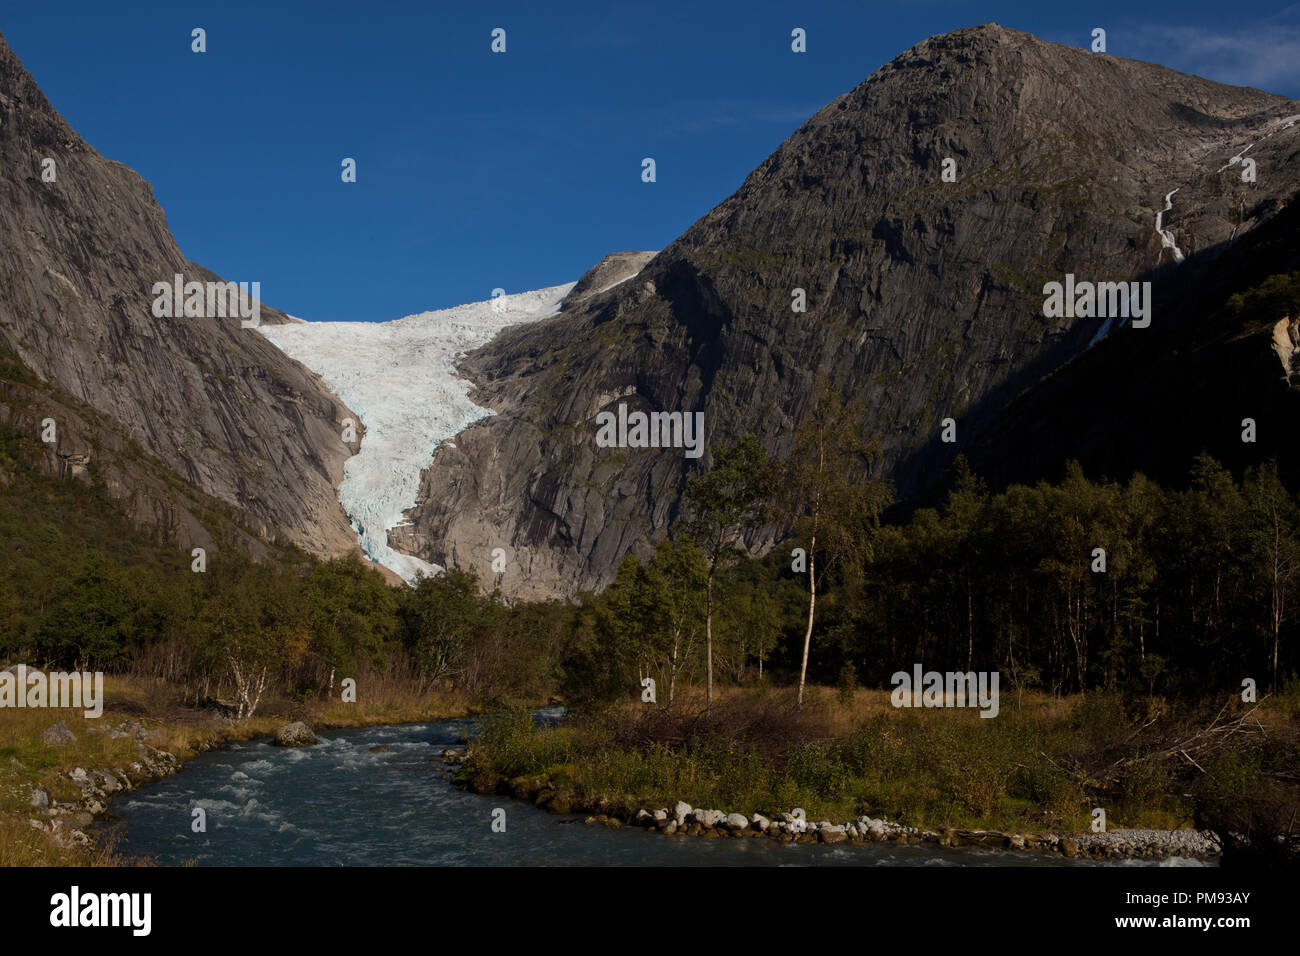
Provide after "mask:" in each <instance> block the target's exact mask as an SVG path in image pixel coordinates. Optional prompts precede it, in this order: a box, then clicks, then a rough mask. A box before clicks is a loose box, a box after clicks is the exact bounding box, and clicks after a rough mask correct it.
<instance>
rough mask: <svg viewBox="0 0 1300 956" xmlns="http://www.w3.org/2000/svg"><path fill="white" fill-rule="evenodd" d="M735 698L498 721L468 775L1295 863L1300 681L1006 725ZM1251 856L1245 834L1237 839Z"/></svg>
mask: <svg viewBox="0 0 1300 956" xmlns="http://www.w3.org/2000/svg"><path fill="white" fill-rule="evenodd" d="M809 690H810V692H811V693H810V696H809V698H808V699H807V700H806V701H805V703H804V705H803V706H799V705H798V703H797V690H793V689H787V690H784V691H780V692H776V691H770V692H769V691H764V690H762V689H758V690H732V691H729V692H726V693H724V694H723V695H722V696H721V697H720V699H719V700H717V701H716V702H715V703H714V704H713V705H712V706H710V707H705V706H704V700H703V697H702V695H701V694H699V693H698V692H696V693H692V694H684V695H682V697H680V698H679V699H678V701H676V702H675V703H674V705H673V706H672V707H645V706H638V705H634V704H629V705H619V706H614V707H608V708H604V709H602V710H600V711H598V712H594V713H589V714H586V715H584V716H582V717H580V718H576V719H573V720H570V721H569V722H567V723H565V724H563V725H561V726H558V727H544V726H538V725H537V724H536V723H535V722H534V721H533V720H532V719H531V717H530V715H529V714H528V713H527V712H526V711H518V712H513V713H510V714H506V715H502V716H498V717H495V718H491V719H489V720H488V721H486V723H485V727H484V731H483V734H482V735H481V737H480V738H479V739H478V740H476V741H475V743H474V746H473V750H472V752H471V754H470V757H469V759H468V760H467V762H466V764H465V766H464V768H463V770H462V773H461V779H462V781H463V782H464V783H465V784H466V785H468V786H470V787H471V788H472V789H475V790H477V791H478V792H489V793H490V792H505V793H511V794H514V795H517V796H520V795H522V796H528V795H532V796H533V798H534V799H538V798H539V797H540V802H541V804H542V805H544V806H549V807H550V808H551V809H552V810H562V811H573V812H578V811H583V812H589V813H599V814H607V815H610V816H614V817H618V818H621V819H623V820H625V821H627V820H631V819H632V816H633V814H635V813H636V811H637V810H639V809H647V810H654V809H657V808H668V809H670V810H671V808H672V807H673V806H674V804H675V803H676V801H678V800H684V801H686V802H687V803H689V804H691V805H692V806H696V807H713V808H719V809H721V810H723V811H724V812H732V811H734V812H739V813H743V814H747V815H753V814H755V813H758V814H762V815H764V816H766V817H768V818H769V819H777V818H778V817H779V816H780V814H781V813H783V812H785V813H788V812H790V811H791V810H793V809H794V808H796V807H798V808H802V809H804V810H805V811H806V813H807V818H808V819H809V820H829V821H846V820H854V819H857V818H859V817H860V816H863V815H866V816H870V817H873V818H884V819H887V820H890V821H893V822H896V823H900V824H903V825H905V826H909V827H916V828H918V829H922V830H926V829H929V830H941V829H943V828H954V829H973V830H1000V831H1004V832H1008V833H1020V834H1028V833H1038V834H1046V833H1063V834H1071V833H1083V832H1088V831H1089V830H1090V829H1091V827H1092V826H1093V824H1094V821H1095V820H1096V819H1097V817H1096V816H1095V811H1096V810H1097V809H1101V810H1102V811H1104V813H1105V825H1106V827H1107V829H1108V830H1116V829H1133V828H1137V829H1178V828H1181V827H1196V828H1203V829H1210V830H1214V831H1216V833H1218V834H1219V835H1220V837H1221V838H1226V839H1228V840H1230V841H1232V840H1233V838H1234V835H1235V836H1237V837H1242V838H1245V840H1246V841H1248V842H1249V844H1250V848H1251V852H1252V853H1253V854H1254V857H1255V858H1256V859H1264V860H1272V861H1275V862H1283V861H1286V860H1287V859H1288V857H1289V855H1290V854H1294V852H1295V846H1294V844H1295V840H1294V839H1290V840H1284V841H1278V840H1276V839H1274V838H1275V837H1276V836H1277V835H1280V834H1287V835H1289V834H1293V833H1294V832H1295V827H1294V825H1295V819H1296V812H1297V802H1296V788H1295V786H1296V783H1297V780H1296V770H1295V768H1296V767H1300V684H1295V685H1292V686H1291V687H1290V688H1289V690H1288V691H1287V693H1285V694H1281V695H1278V696H1277V697H1270V698H1268V699H1267V700H1265V701H1263V702H1261V703H1259V704H1245V703H1242V702H1241V701H1240V700H1237V699H1233V698H1229V699H1228V700H1227V701H1224V700H1222V699H1206V700H1203V701H1197V702H1186V701H1184V702H1176V701H1170V700H1162V699H1156V698H1143V699H1125V698H1123V697H1121V696H1118V695H1113V694H1093V695H1086V696H1085V695H1073V696H1071V697H1067V698H1060V697H1051V696H1048V695H1044V694H1041V693H1038V692H1031V693H1027V694H1025V695H1023V697H1022V698H1021V699H1020V700H1018V701H1017V702H1015V703H1013V704H1012V705H1011V706H1010V707H1009V708H1008V709H1006V710H1003V711H1002V712H1001V713H1000V714H999V716H998V717H997V719H995V720H986V719H983V718H980V717H979V716H978V714H977V713H975V712H971V711H952V710H948V711H942V710H925V709H917V710H913V709H898V708H895V707H893V706H892V705H891V703H890V700H889V696H888V694H887V693H884V692H881V691H864V690H856V691H851V692H847V693H846V692H845V691H844V689H842V688H841V689H839V690H836V691H832V690H830V689H828V688H810V689H809ZM1241 845H1245V843H1243V842H1241V841H1235V842H1234V846H1241Z"/></svg>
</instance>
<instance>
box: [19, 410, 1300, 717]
mask: <svg viewBox="0 0 1300 956" xmlns="http://www.w3.org/2000/svg"><path fill="white" fill-rule="evenodd" d="M838 416H839V411H838V409H837V408H836V407H835V401H834V399H832V398H827V399H826V400H825V402H824V403H823V405H822V407H821V410H820V412H819V413H818V414H815V415H814V416H813V418H812V420H811V421H810V424H809V425H808V426H806V428H805V431H804V433H803V434H802V435H801V438H800V442H801V444H800V447H799V449H798V450H799V451H800V456H799V457H798V458H797V459H796V460H798V461H804V462H807V461H819V462H821V463H823V465H824V466H825V467H822V468H820V469H818V468H808V467H804V468H802V469H801V470H794V469H792V468H790V467H789V466H788V465H787V464H786V463H771V462H767V461H765V460H764V459H763V456H762V453H761V451H760V450H759V449H758V446H757V443H756V442H753V441H752V440H747V441H742V442H740V443H738V444H737V445H735V446H732V447H730V448H726V449H722V450H720V451H719V452H717V453H716V454H715V456H714V458H713V463H712V467H711V468H710V469H708V470H702V471H701V472H700V473H699V474H698V475H697V476H696V478H695V479H694V480H693V481H692V483H691V486H690V490H689V493H688V500H689V502H690V504H691V507H692V513H693V514H694V518H693V519H692V520H691V521H689V522H686V523H684V524H683V525H682V526H681V531H680V533H679V534H678V535H677V536H676V537H674V538H672V539H668V540H665V541H662V542H659V544H658V545H657V546H656V547H655V548H654V549H653V550H652V551H650V552H649V553H648V554H647V555H645V556H644V557H642V558H640V559H637V558H634V557H631V556H629V557H628V558H627V559H625V561H624V563H623V565H622V566H621V567H620V569H619V571H618V576H617V579H616V580H615V581H614V583H613V584H612V585H611V586H610V587H609V588H607V589H606V590H605V591H604V592H602V593H601V594H599V595H586V596H584V597H582V598H581V599H580V600H577V601H575V602H570V603H561V602H550V603H539V602H534V603H529V602H520V603H513V604H511V603H508V602H506V601H505V600H503V599H502V598H501V596H500V595H498V594H495V593H486V594H485V593H483V592H482V590H481V587H480V583H479V581H478V580H477V579H476V578H475V577H474V576H473V575H472V574H468V573H465V572H463V571H459V570H455V569H452V570H450V571H449V572H447V573H445V574H443V575H440V576H438V577H435V578H428V579H422V580H421V581H420V582H419V584H418V586H416V587H404V586H403V587H392V586H389V585H387V584H386V583H385V582H384V580H383V578H382V577H381V576H380V575H379V574H378V573H377V572H376V570H375V569H374V568H373V567H371V566H368V563H367V562H365V561H364V560H363V559H361V558H359V557H357V556H349V557H343V558H338V559H335V560H332V561H325V562H318V561H314V560H312V559H310V558H308V557H306V556H305V555H303V554H301V553H299V552H296V551H293V550H292V549H287V548H281V549H279V550H278V551H277V558H276V560H274V561H271V562H263V563H254V562H251V561H249V560H248V559H246V558H243V557H241V556H239V555H236V554H214V555H211V556H209V559H208V562H207V565H206V568H205V569H204V570H203V572H202V573H196V571H195V570H194V569H193V562H192V560H191V556H190V554H189V553H169V552H168V551H167V550H166V549H164V548H160V547H159V546H158V545H157V544H156V543H155V542H152V541H150V540H148V539H146V538H144V537H143V536H141V535H140V534H139V533H137V532H136V531H134V530H133V529H132V527H131V526H130V525H129V523H128V522H127V521H126V519H125V518H124V517H123V516H122V515H120V514H119V513H118V512H117V511H116V509H115V508H114V506H113V505H112V503H111V501H110V500H109V499H108V497H107V495H106V492H105V490H104V488H103V487H102V486H101V485H100V484H99V483H97V482H96V481H95V480H94V477H93V471H92V477H91V480H90V481H89V482H79V481H60V480H57V479H54V478H50V477H47V476H44V475H41V474H39V473H37V472H36V471H34V470H32V469H30V468H27V467H25V466H24V465H23V457H24V456H23V453H22V443H23V442H24V441H28V440H30V439H27V438H24V437H21V436H18V435H16V434H13V433H12V432H4V433H3V434H0V474H3V477H4V481H5V484H6V488H5V494H4V495H2V496H0V535H2V538H3V542H4V543H3V547H2V548H0V657H3V658H4V659H6V660H11V661H18V660H25V661H28V662H30V663H34V664H38V665H44V666H52V667H61V668H80V669H100V670H107V671H132V672H136V673H143V674H149V675H153V676H157V677H162V678H165V679H168V680H171V681H174V682H177V683H182V684H184V685H186V686H187V687H189V688H191V690H192V693H193V695H194V697H195V698H196V699H209V698H220V697H225V698H227V699H230V700H234V701H235V702H236V706H237V708H238V711H239V713H240V714H242V715H247V714H248V713H251V712H252V711H254V710H255V708H256V706H257V703H258V701H259V699H260V698H261V696H262V695H263V694H264V693H265V692H266V690H267V689H268V687H273V688H275V689H276V690H277V691H278V692H283V693H288V694H291V695H295V696H301V697H303V698H309V697H315V696H321V695H330V694H333V693H336V692H337V688H338V686H339V685H340V684H341V681H342V680H343V679H344V678H345V677H354V678H358V679H359V680H362V679H364V677H365V675H367V674H375V673H385V674H397V675H401V676H407V677H409V679H410V680H411V681H413V682H416V683H417V684H419V685H422V686H426V687H430V688H432V687H435V686H454V687H456V688H457V689H459V690H461V691H463V692H465V693H467V694H469V695H471V696H472V697H474V698H476V699H479V700H482V701H483V702H485V703H502V702H510V701H535V700H539V699H544V698H546V697H547V696H550V695H552V694H555V693H560V694H562V695H563V696H564V697H565V698H566V699H570V700H594V699H616V698H619V697H624V696H626V697H628V698H631V697H634V696H637V695H640V694H641V693H642V686H643V685H642V680H643V678H645V677H650V678H652V679H654V681H655V682H656V685H657V693H658V695H659V698H660V700H661V701H671V700H672V698H673V696H674V695H675V694H676V693H677V691H678V689H679V688H681V687H683V686H686V685H708V684H712V683H717V684H728V685H735V684H740V685H752V684H755V683H758V682H773V681H775V682H778V683H790V684H794V683H796V682H798V681H799V679H800V676H801V673H802V672H803V671H804V667H805V660H804V652H805V648H807V662H806V673H807V678H808V680H809V681H811V682H814V683H839V684H841V685H845V684H847V685H850V686H852V685H856V684H859V683H861V684H864V685H874V686H888V681H889V677H890V675H891V674H892V673H893V672H895V671H897V670H910V669H911V667H912V666H913V665H914V664H917V663H919V664H922V665H923V666H924V667H925V668H927V669H938V670H996V671H998V672H1000V674H1001V678H1002V686H1003V688H1004V690H1010V689H1038V690H1043V691H1046V692H1049V693H1052V694H1066V693H1073V692H1080V691H1082V692H1085V693H1086V692H1087V691H1090V690H1094V689H1105V690H1133V691H1139V692H1145V693H1162V694H1175V695H1177V694H1185V695H1200V694H1204V693H1206V692H1208V691H1212V690H1227V689H1234V688H1240V687H1241V684H1242V681H1243V680H1244V679H1245V678H1252V679H1254V680H1255V681H1256V682H1257V684H1258V685H1259V687H1260V688H1261V690H1263V689H1265V688H1267V687H1269V686H1272V685H1276V684H1277V683H1279V682H1281V681H1284V680H1285V679H1287V678H1288V677H1290V676H1293V674H1294V669H1295V652H1294V647H1295V644H1294V636H1293V635H1294V629H1295V622H1294V610H1293V609H1294V607H1295V603H1296V597H1297V596H1296V587H1297V572H1300V503H1297V500H1296V498H1295V496H1294V495H1292V494H1291V493H1289V492H1288V491H1287V489H1286V488H1285V487H1284V486H1283V484H1282V482H1281V481H1280V480H1279V478H1278V475H1277V473H1276V470H1275V469H1274V468H1272V467H1271V466H1269V465H1262V466H1259V467H1257V468H1254V469H1251V470H1249V471H1248V472H1247V473H1246V474H1245V475H1244V476H1242V477H1241V478H1240V479H1238V478H1235V477H1234V476H1232V475H1231V474H1229V473H1228V472H1227V471H1225V470H1224V469H1223V468H1221V467H1220V466H1218V465H1217V464H1216V463H1215V462H1214V461H1212V460H1210V459H1208V458H1206V457H1202V458H1200V459H1199V460H1198V461H1197V462H1196V463H1195V465H1194V467H1193V469H1192V471H1191V474H1190V475H1189V480H1188V485H1187V487H1186V488H1183V489H1165V488H1161V487H1158V486H1156V485H1155V484H1153V483H1152V482H1150V481H1148V480H1146V479H1144V478H1143V477H1142V476H1140V475H1138V476H1134V477H1133V478H1132V479H1130V480H1129V481H1127V482H1125V483H1122V484H1120V483H1098V482H1095V481H1091V480H1089V479H1088V478H1087V477H1086V476H1085V475H1084V474H1082V472H1081V471H1080V470H1079V469H1078V468H1077V467H1076V468H1072V469H1071V471H1070V473H1069V475H1068V476H1067V477H1066V479H1065V480H1064V481H1063V482H1061V483H1058V484H1039V485H1037V486H1036V487H1024V486H1012V487H1009V488H1007V489H1005V490H1004V491H1002V492H1000V493H997V494H990V493H989V492H988V491H987V490H986V489H985V487H984V484H983V482H982V481H981V480H980V478H979V477H978V476H977V475H974V474H972V473H971V472H970V471H969V470H968V469H967V468H966V467H965V465H964V463H963V462H961V461H960V460H959V461H958V465H957V467H956V468H955V469H954V474H953V479H952V482H951V490H950V491H949V493H948V495H947V499H946V501H945V502H943V503H942V505H941V506H939V507H937V508H933V509H922V510H919V511H916V512H915V513H913V514H912V515H911V516H910V517H909V518H908V519H907V520H906V521H904V522H900V523H889V522H884V521H882V520H881V515H882V513H884V511H885V508H886V505H887V504H888V502H889V496H888V489H887V487H885V486H884V485H883V484H881V483H880V482H876V481H873V480H869V479H861V480H854V479H853V473H852V471H851V470H850V469H849V467H848V465H849V464H850V459H854V460H856V461H858V462H859V464H860V466H861V467H863V468H866V467H868V466H869V452H870V449H869V448H863V447H862V446H861V445H859V444H853V442H852V436H845V435H837V434H836V433H835V431H834V427H833V426H834V422H835V421H836V420H837V418H838ZM809 449H813V450H814V451H815V453H810V452H809ZM837 459H838V461H837ZM832 466H835V467H832ZM841 466H843V467H841ZM777 489H779V493H778V491H777ZM781 509H784V511H782V510H781ZM782 515H784V516H785V518H786V519H787V520H788V521H789V524H790V527H791V528H792V530H793V532H794V534H793V536H792V537H791V538H790V539H789V540H788V541H787V542H786V543H785V544H784V545H782V546H781V547H779V548H777V549H776V550H775V551H773V552H772V553H771V554H769V555H768V556H766V557H764V558H750V557H747V556H745V555H744V554H743V553H742V552H741V551H740V550H739V549H738V548H736V547H735V545H734V542H735V541H738V540H741V539H742V538H743V535H744V533H745V531H746V529H747V528H750V527H753V526H756V525H757V524H759V523H761V522H764V521H772V520H779V519H780V517H781V516H782ZM810 585H812V587H810Z"/></svg>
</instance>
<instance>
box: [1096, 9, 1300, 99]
mask: <svg viewBox="0 0 1300 956" xmlns="http://www.w3.org/2000/svg"><path fill="white" fill-rule="evenodd" d="M1117 41H1118V42H1117ZM1111 52H1113V53H1117V54H1119V55H1120V56H1134V57H1136V58H1137V59H1142V60H1151V61H1154V62H1156V63H1162V64H1164V65H1165V66H1168V67H1171V68H1172V69H1175V70H1179V71H1181V72H1184V73H1194V74H1196V75H1197V76H1203V77H1206V78H1207V79H1211V80H1217V81H1218V82H1220V83H1232V84H1235V85H1238V86H1255V87H1259V88H1260V89H1263V90H1269V91H1270V92H1275V93H1283V94H1285V95H1288V96H1296V95H1300V4H1294V5H1292V6H1289V7H1287V8H1285V9H1283V10H1280V11H1278V12H1277V13H1273V14H1269V15H1267V16H1264V17H1260V18H1253V19H1251V20H1250V21H1244V20H1243V21H1242V22H1241V23H1240V24H1238V25H1235V26H1232V27H1229V28H1222V27H1219V28H1214V27H1196V26H1185V25H1176V24H1169V25H1156V24H1143V25H1140V26H1137V27H1135V28H1132V33H1131V34H1129V35H1127V36H1126V35H1125V33H1124V32H1123V31H1114V32H1112V34H1111Z"/></svg>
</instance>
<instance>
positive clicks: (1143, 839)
mask: <svg viewBox="0 0 1300 956" xmlns="http://www.w3.org/2000/svg"><path fill="white" fill-rule="evenodd" d="M467 756H468V753H467V752H465V751H457V750H453V749H447V750H444V751H443V761H444V762H445V763H449V764H454V765H457V766H460V767H462V768H465V773H463V774H461V775H460V776H459V778H458V779H459V781H460V783H461V784H462V785H463V786H465V788H466V789H468V790H471V791H472V792H475V793H490V794H500V795H508V796H511V797H514V798H515V799H519V800H527V801H529V802H531V803H533V804H534V805H536V806H538V807H541V808H543V809H546V810H549V811H550V812H552V813H563V814H569V813H577V814H589V815H588V816H587V817H586V822H587V823H588V824H592V825H604V826H607V827H612V828H617V827H623V826H636V827H641V828H643V829H646V830H650V831H653V832H657V833H660V834H662V835H664V836H697V837H704V838H713V839H719V838H729V839H744V838H766V839H772V840H778V841H780V842H782V843H829V844H840V843H843V844H858V845H861V844H867V843H896V844H900V845H907V844H921V843H930V844H935V845H938V846H941V847H971V848H984V849H998V850H1023V851H1029V852H1041V853H1058V854H1060V855H1061V856H1063V857H1065V858H1067V859H1075V858H1081V857H1082V858H1092V859H1164V858H1166V857H1171V856H1181V857H1192V858H1197V859H1212V858H1216V857H1218V856H1219V855H1220V854H1221V852H1222V848H1221V846H1220V844H1219V839H1218V837H1217V836H1216V835H1215V834H1214V833H1212V832H1210V831H1208V830H1112V831H1110V832H1108V833H1082V834H1060V833H1009V832H1004V831H1001V830H967V829H960V828H955V827H942V828H940V829H938V830H923V829H919V828H917V827H909V826H904V825H902V824H899V823H894V822H892V821H889V820H884V819H875V818H872V817H870V816H860V817H858V818H857V819H856V820H850V821H848V822H846V823H832V822H830V821H828V820H822V821H813V820H805V819H802V815H801V814H799V813H794V812H784V813H780V814H775V815H774V816H773V817H771V818H769V817H767V816H764V815H763V814H758V813H751V814H743V813H736V812H731V813H728V812H724V811H722V810H711V809H704V808H697V807H692V806H691V805H690V804H689V803H686V802H685V801H683V800H679V801H676V802H675V803H674V804H673V806H672V807H659V808H656V809H649V808H645V807H642V808H639V809H636V810H633V811H630V812H629V811H628V810H627V809H626V808H621V807H613V806H602V805H592V804H588V803H584V802H582V801H579V800H577V799H576V797H575V795H574V794H573V793H572V791H571V790H568V789H567V788H565V787H563V786H559V785H556V784H555V782H554V781H552V780H550V779H546V778H541V777H516V778H514V779H512V780H504V779H500V778H494V777H492V776H491V775H485V774H482V773H476V772H475V771H474V770H473V768H472V766H469V767H467V766H466V764H465V760H466V758H467Z"/></svg>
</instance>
